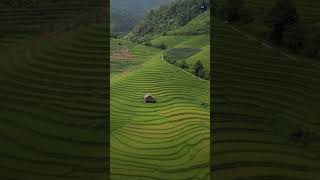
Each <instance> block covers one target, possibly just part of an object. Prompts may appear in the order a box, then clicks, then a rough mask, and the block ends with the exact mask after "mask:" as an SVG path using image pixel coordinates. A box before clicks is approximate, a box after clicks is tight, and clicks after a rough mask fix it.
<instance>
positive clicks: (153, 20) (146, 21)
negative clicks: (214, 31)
mask: <svg viewBox="0 0 320 180" xmlns="http://www.w3.org/2000/svg"><path fill="white" fill-rule="evenodd" d="M203 4H207V5H208V4H209V0H179V1H174V2H172V3H170V4H169V5H165V6H161V7H160V8H158V9H155V10H151V11H150V12H148V14H147V15H146V16H145V17H144V18H143V19H142V21H141V22H140V23H139V24H138V25H137V26H136V27H135V28H134V29H133V30H132V31H131V32H130V33H129V34H128V36H127V39H129V40H131V41H134V42H145V41H149V40H151V39H153V38H154V37H157V36H160V35H165V34H166V33H167V32H168V31H171V30H174V29H176V28H179V27H182V26H185V25H186V24H188V23H189V22H190V21H191V20H192V19H194V18H195V17H197V16H198V15H199V14H201V13H203V12H204V10H202V9H201V8H200V7H201V5H203Z"/></svg>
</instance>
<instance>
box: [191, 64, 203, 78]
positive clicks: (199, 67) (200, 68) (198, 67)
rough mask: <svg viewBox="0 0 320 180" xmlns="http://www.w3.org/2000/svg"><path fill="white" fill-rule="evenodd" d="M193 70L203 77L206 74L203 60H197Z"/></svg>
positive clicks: (195, 73)
mask: <svg viewBox="0 0 320 180" xmlns="http://www.w3.org/2000/svg"><path fill="white" fill-rule="evenodd" d="M193 72H194V75H196V76H198V77H200V78H203V77H204V76H205V72H204V67H203V64H202V62H201V61H197V62H196V63H195V64H194V65H193Z"/></svg>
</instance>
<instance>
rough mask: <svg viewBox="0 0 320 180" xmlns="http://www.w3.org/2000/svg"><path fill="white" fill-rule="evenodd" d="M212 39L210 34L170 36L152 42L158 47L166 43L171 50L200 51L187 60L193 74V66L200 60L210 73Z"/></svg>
mask: <svg viewBox="0 0 320 180" xmlns="http://www.w3.org/2000/svg"><path fill="white" fill-rule="evenodd" d="M209 39H210V37H209V35H208V34H203V35H168V36H162V37H159V38H156V39H154V40H152V41H151V43H152V44H154V45H157V44H160V43H165V44H167V45H168V50H170V49H181V48H182V49H183V48H186V49H190V48H191V49H200V51H199V52H198V53H196V54H194V55H193V56H190V57H188V58H186V59H185V60H186V62H187V63H188V65H189V67H190V68H189V69H188V71H189V72H190V73H192V71H193V69H192V67H193V65H194V64H195V63H196V62H197V61H198V60H200V61H201V62H202V63H203V65H204V68H205V71H207V72H210V41H209Z"/></svg>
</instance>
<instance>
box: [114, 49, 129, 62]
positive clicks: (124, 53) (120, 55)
mask: <svg viewBox="0 0 320 180" xmlns="http://www.w3.org/2000/svg"><path fill="white" fill-rule="evenodd" d="M111 59H115V60H121V61H129V60H131V59H132V55H131V54H130V53H129V50H128V49H127V48H125V47H118V48H115V49H113V50H112V51H111Z"/></svg>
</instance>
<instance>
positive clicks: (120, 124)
mask: <svg viewBox="0 0 320 180" xmlns="http://www.w3.org/2000/svg"><path fill="white" fill-rule="evenodd" d="M119 42H120V43H121V45H122V46H126V47H127V48H128V50H129V52H130V53H131V54H132V55H133V56H134V58H133V59H132V60H130V61H128V62H119V60H115V59H111V74H112V76H111V94H110V95H111V101H110V103H111V106H110V107H111V109H110V113H111V178H112V179H115V180H116V179H128V178H129V179H137V180H142V179H170V180H174V179H210V177H209V172H210V170H209V155H210V148H209V145H210V131H209V127H210V123H209V118H210V117H209V113H210V112H209V108H208V106H210V102H209V99H210V98H209V93H210V89H209V81H205V80H200V79H198V78H196V77H195V76H193V75H192V74H191V73H187V72H185V71H184V70H182V69H180V68H179V67H177V66H174V65H171V64H169V63H167V62H166V61H164V60H162V59H161V56H162V55H163V54H164V51H163V50H161V49H158V48H153V47H148V46H143V45H137V44H133V43H129V42H125V41H124V40H119V39H116V40H114V39H113V40H112V41H111V46H114V47H112V48H111V49H114V48H117V47H119ZM161 43H165V44H167V45H168V49H167V50H168V52H169V53H170V54H171V55H174V56H179V57H180V58H184V59H186V60H187V61H189V60H188V58H190V62H191V58H194V59H196V57H199V58H201V57H206V60H208V59H209V55H210V53H209V51H206V50H205V51H204V52H203V49H202V48H203V47H205V49H206V47H208V46H209V35H170V36H162V37H159V38H157V39H154V40H152V41H151V44H152V46H154V45H159V44H161ZM119 63H126V64H123V65H122V66H120V65H119ZM208 64H209V60H208V62H207V63H206V68H208V69H209V66H208ZM190 71H191V70H190ZM147 93H151V94H152V95H154V96H155V98H156V100H157V103H155V104H146V103H144V99H143V96H144V95H145V94H147Z"/></svg>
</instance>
